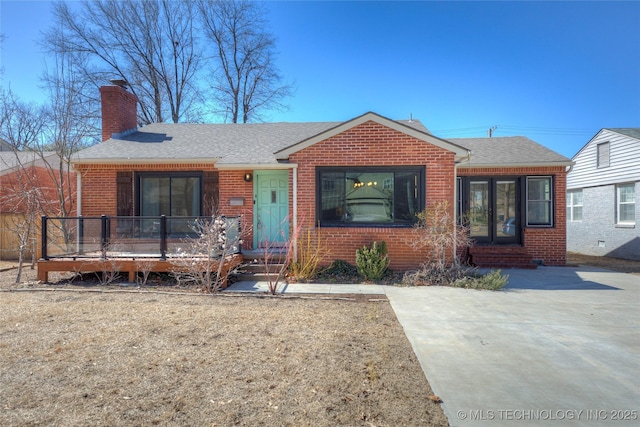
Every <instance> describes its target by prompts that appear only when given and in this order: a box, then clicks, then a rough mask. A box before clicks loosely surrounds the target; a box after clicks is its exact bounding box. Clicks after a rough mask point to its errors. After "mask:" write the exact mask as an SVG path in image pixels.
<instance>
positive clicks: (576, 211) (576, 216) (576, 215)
mask: <svg viewBox="0 0 640 427" xmlns="http://www.w3.org/2000/svg"><path fill="white" fill-rule="evenodd" d="M573 221H582V206H576V207H574V208H573Z"/></svg>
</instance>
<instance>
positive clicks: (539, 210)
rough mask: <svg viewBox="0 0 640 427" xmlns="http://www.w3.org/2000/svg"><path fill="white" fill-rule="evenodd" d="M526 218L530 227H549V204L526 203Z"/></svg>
mask: <svg viewBox="0 0 640 427" xmlns="http://www.w3.org/2000/svg"><path fill="white" fill-rule="evenodd" d="M527 206H528V211H527V218H528V222H529V224H531V225H549V224H551V210H550V203H549V202H535V201H534V202H532V201H529V203H527Z"/></svg>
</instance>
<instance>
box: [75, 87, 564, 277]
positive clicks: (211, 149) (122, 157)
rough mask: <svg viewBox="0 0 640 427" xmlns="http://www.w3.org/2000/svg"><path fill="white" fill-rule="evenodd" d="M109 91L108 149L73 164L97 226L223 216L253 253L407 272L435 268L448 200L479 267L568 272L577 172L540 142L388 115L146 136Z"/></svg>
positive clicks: (132, 103)
mask: <svg viewBox="0 0 640 427" xmlns="http://www.w3.org/2000/svg"><path fill="white" fill-rule="evenodd" d="M100 91H101V96H102V107H103V118H102V119H103V140H104V142H103V143H101V144H99V145H96V146H93V147H90V148H87V149H85V150H82V151H80V152H79V153H78V154H77V157H76V158H75V159H74V160H73V163H74V167H75V169H76V171H77V172H78V174H79V175H80V176H81V181H80V188H79V191H78V192H79V198H78V199H79V203H78V213H79V214H82V215H84V216H99V215H103V214H105V215H119V216H155V215H160V214H165V215H177V216H191V215H209V214H211V213H213V212H214V208H212V206H216V207H217V211H218V212H220V213H223V214H225V215H228V216H232V215H242V216H243V218H244V223H245V224H246V225H248V227H245V231H246V232H247V237H245V239H244V242H245V243H244V249H255V248H260V247H261V246H262V245H263V243H264V242H265V241H270V242H277V241H281V242H282V241H286V240H287V239H289V233H290V231H291V230H296V229H299V228H302V229H303V230H311V231H312V233H313V234H314V235H317V233H321V235H322V239H323V240H324V242H326V243H327V244H328V246H329V249H330V251H331V257H332V258H333V259H344V260H347V261H349V262H351V263H353V262H354V260H355V251H356V249H357V248H359V247H361V246H362V245H369V244H371V243H372V242H373V241H382V240H384V241H385V242H386V243H387V247H388V250H389V258H390V261H391V268H393V269H398V270H402V269H409V268H415V267H418V266H419V265H420V264H421V263H423V262H425V261H426V259H427V254H426V252H425V251H417V250H415V249H414V248H412V246H411V240H412V226H413V224H414V223H415V220H416V217H415V215H416V214H417V213H418V212H420V211H422V210H424V209H425V207H426V206H432V205H433V204H434V203H437V202H439V201H447V202H449V203H450V206H451V209H452V210H453V209H454V207H455V206H457V207H458V210H459V212H469V213H470V214H469V215H468V218H469V220H470V222H471V229H472V235H473V237H474V238H475V239H476V240H477V242H478V245H477V247H476V248H475V249H474V250H473V252H472V261H473V260H475V261H476V262H478V263H482V264H489V263H491V262H493V263H494V264H500V263H505V259H506V258H508V257H510V256H513V257H516V258H517V257H520V258H523V259H524V260H525V261H526V262H528V263H529V264H531V261H532V260H537V261H538V263H544V264H547V265H563V264H564V263H565V255H566V253H565V239H566V221H565V184H566V169H567V167H568V166H569V165H570V164H571V161H570V160H569V159H567V158H566V157H563V156H561V155H559V154H557V153H554V152H552V151H551V150H548V149H546V148H544V147H542V146H540V145H539V144H537V143H535V142H533V141H531V140H529V139H527V138H523V137H506V138H481V139H456V140H445V139H442V138H438V137H436V136H434V135H432V134H430V133H429V131H428V130H427V129H426V128H425V127H424V126H423V125H422V124H421V123H420V122H419V121H416V120H408V121H407V120H405V121H394V120H390V119H387V118H385V117H382V116H380V115H377V114H375V113H366V114H364V115H362V116H359V117H356V118H354V119H352V120H349V121H346V122H324V123H257V124H164V123H158V124H151V125H148V126H145V127H143V128H141V129H136V115H135V113H136V111H135V107H136V98H135V96H134V95H132V94H131V93H129V92H127V91H126V90H125V89H123V88H121V87H118V86H106V87H102V88H101V89H100ZM80 201H81V202H80ZM482 256H485V258H482ZM479 260H482V262H480V261H479ZM328 261H330V260H328Z"/></svg>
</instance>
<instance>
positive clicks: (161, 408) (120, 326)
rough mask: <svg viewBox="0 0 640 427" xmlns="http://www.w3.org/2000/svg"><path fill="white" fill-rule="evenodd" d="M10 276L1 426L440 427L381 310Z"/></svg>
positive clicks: (380, 305) (373, 305)
mask: <svg viewBox="0 0 640 427" xmlns="http://www.w3.org/2000/svg"><path fill="white" fill-rule="evenodd" d="M31 273H32V272H30V271H28V272H27V277H26V279H25V280H28V279H29V278H30V276H31ZM14 274H15V270H12V271H9V272H3V273H0V284H2V286H0V288H3V290H2V291H0V425H2V426H30V425H58V426H70V425H96V426H99V425H100V426H106V425H108V426H119V425H121V426H124V425H126V426H129V425H180V426H182V425H193V426H196V425H198V426H199V425H202V426H204V425H208V426H230V425H239V426H259V425H269V426H271V425H276V426H338V425H340V426H398V425H405V426H447V425H448V422H447V419H446V417H445V416H444V414H443V411H442V409H441V407H440V405H439V404H438V403H436V402H434V401H433V400H437V398H436V397H435V396H433V393H432V391H431V389H430V387H429V384H428V383H427V380H426V379H425V376H424V374H423V372H422V370H421V368H420V366H419V364H418V361H417V359H416V357H415V355H414V353H413V351H412V349H411V346H410V344H409V342H408V340H407V338H406V336H405V334H404V332H403V330H402V327H401V326H400V324H399V323H398V321H397V319H396V317H395V314H394V312H393V310H392V308H391V306H390V305H389V303H388V301H386V300H384V299H382V300H380V299H378V297H375V299H374V298H347V299H345V300H340V299H327V298H326V297H314V298H305V297H283V296H278V297H267V296H260V297H258V296H227V295H215V296H210V295H202V294H197V293H191V294H180V295H178V294H174V293H168V292H162V288H157V289H155V290H151V291H144V292H143V291H140V290H137V289H136V288H120V289H119V290H114V289H117V287H110V288H109V289H105V288H97V287H83V286H76V287H75V288H74V289H68V287H67V289H63V288H62V287H56V286H55V285H46V286H43V285H30V284H29V283H24V284H22V285H17V286H15V285H12V284H11V282H12V281H13V279H14V278H15V276H14ZM34 286H37V287H45V288H47V289H48V290H46V291H38V290H33V288H34Z"/></svg>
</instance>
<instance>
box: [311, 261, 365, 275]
mask: <svg viewBox="0 0 640 427" xmlns="http://www.w3.org/2000/svg"><path fill="white" fill-rule="evenodd" d="M320 274H321V275H322V276H338V277H349V278H357V277H358V268H357V267H356V266H355V265H352V264H349V263H348V262H347V261H345V260H342V259H337V260H335V261H333V262H332V263H331V265H330V266H329V267H327V268H325V269H324V270H322V272H321V273H320Z"/></svg>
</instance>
